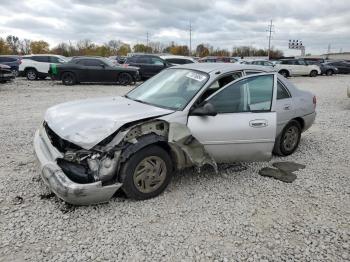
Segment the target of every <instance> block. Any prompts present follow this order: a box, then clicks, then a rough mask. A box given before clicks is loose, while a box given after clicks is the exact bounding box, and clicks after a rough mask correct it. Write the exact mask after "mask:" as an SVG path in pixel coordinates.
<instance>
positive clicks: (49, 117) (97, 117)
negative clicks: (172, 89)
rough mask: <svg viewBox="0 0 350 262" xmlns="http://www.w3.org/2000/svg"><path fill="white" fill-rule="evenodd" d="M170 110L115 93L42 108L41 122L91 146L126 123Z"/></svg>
mask: <svg viewBox="0 0 350 262" xmlns="http://www.w3.org/2000/svg"><path fill="white" fill-rule="evenodd" d="M173 112H174V111H172V110H167V109H162V108H159V107H155V106H151V105H147V104H143V103H140V102H136V101H133V100H130V99H127V98H125V97H121V96H118V97H105V98H97V99H86V100H77V101H72V102H68V103H63V104H59V105H56V106H53V107H51V108H49V109H48V110H47V111H46V115H45V121H46V123H47V124H48V126H49V127H50V128H51V129H52V130H53V131H54V132H55V133H56V134H57V135H58V136H60V137H61V138H63V139H65V140H67V141H69V142H71V143H73V144H75V145H78V146H80V147H82V148H84V149H91V148H92V147H94V146H95V145H97V144H98V143H99V142H101V141H102V140H103V139H105V138H106V137H108V136H109V135H111V134H113V133H114V132H115V131H117V130H118V129H119V128H120V127H122V126H123V125H125V124H127V123H130V122H133V121H137V120H142V119H146V118H152V117H159V116H162V115H166V114H170V113H173Z"/></svg>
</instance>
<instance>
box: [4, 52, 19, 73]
mask: <svg viewBox="0 0 350 262" xmlns="http://www.w3.org/2000/svg"><path fill="white" fill-rule="evenodd" d="M20 63H21V58H20V57H19V56H11V55H0V64H2V65H8V66H9V67H10V68H11V71H12V73H13V75H14V76H18V72H19V65H20Z"/></svg>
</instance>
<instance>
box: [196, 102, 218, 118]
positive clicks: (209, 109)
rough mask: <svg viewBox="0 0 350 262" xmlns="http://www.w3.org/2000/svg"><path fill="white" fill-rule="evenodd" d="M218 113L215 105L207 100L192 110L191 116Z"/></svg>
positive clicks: (214, 114)
mask: <svg viewBox="0 0 350 262" xmlns="http://www.w3.org/2000/svg"><path fill="white" fill-rule="evenodd" d="M217 114H218V113H217V112H216V110H215V107H214V106H213V105H212V104H211V103H209V102H206V103H205V104H204V105H202V106H200V107H197V108H195V109H193V110H192V111H191V112H190V115H191V116H216V115H217Z"/></svg>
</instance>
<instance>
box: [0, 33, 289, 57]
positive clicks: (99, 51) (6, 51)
mask: <svg viewBox="0 0 350 262" xmlns="http://www.w3.org/2000/svg"><path fill="white" fill-rule="evenodd" d="M130 52H135V53H155V54H158V53H170V54H173V55H185V56H186V55H191V56H198V57H204V56H234V57H246V56H267V55H268V50H267V49H257V48H255V47H251V46H238V47H233V49H232V50H231V51H229V50H227V49H221V48H214V47H213V46H211V45H210V44H205V43H202V44H199V45H197V47H196V49H195V50H192V51H191V52H190V50H189V48H188V46H187V45H178V44H176V43H175V42H171V43H169V44H164V43H161V42H150V43H149V44H148V45H144V44H135V45H134V46H131V45H129V44H127V43H125V42H122V41H120V40H110V41H108V42H106V43H104V44H101V45H98V44H96V43H94V42H92V41H91V40H89V39H85V40H80V41H78V42H76V43H74V44H73V43H71V42H70V41H69V42H62V43H59V44H58V45H56V46H54V47H52V48H50V45H49V43H47V42H46V41H43V40H36V41H34V40H30V39H20V38H18V37H17V36H13V35H9V36H7V37H6V38H1V37H0V55H27V54H48V53H51V54H57V55H63V56H83V55H94V56H113V55H120V56H126V55H127V54H128V53H130ZM280 57H283V52H282V51H281V50H278V49H274V48H272V50H270V58H272V59H274V58H280Z"/></svg>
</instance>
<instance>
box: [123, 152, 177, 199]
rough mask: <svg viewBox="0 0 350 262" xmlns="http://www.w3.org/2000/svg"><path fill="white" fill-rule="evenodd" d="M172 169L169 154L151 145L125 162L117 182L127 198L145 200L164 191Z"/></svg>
mask: <svg viewBox="0 0 350 262" xmlns="http://www.w3.org/2000/svg"><path fill="white" fill-rule="evenodd" d="M172 168H173V166H172V161H171V158H170V156H169V154H168V153H167V152H166V151H165V150H164V149H163V148H161V147H159V146H155V145H151V146H147V147H145V148H143V149H141V150H139V151H138V152H136V153H135V154H134V155H132V156H131V157H130V158H129V159H128V160H127V161H126V162H125V164H124V165H123V166H122V168H121V172H120V178H119V180H120V182H121V183H123V186H122V189H123V191H124V192H125V194H126V196H127V197H129V198H132V199H136V200H145V199H149V198H152V197H155V196H158V195H159V194H161V193H162V192H163V191H164V190H165V188H166V187H167V185H168V184H169V182H170V180H171V177H172V174H173V170H172Z"/></svg>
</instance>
